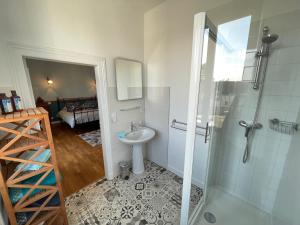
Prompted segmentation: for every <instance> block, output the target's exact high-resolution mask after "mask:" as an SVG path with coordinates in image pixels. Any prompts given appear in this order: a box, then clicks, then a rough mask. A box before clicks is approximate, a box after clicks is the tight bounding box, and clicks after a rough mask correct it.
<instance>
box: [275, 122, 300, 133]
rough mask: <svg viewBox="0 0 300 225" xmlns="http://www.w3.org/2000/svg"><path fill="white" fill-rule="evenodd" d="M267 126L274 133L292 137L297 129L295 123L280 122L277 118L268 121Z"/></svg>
mask: <svg viewBox="0 0 300 225" xmlns="http://www.w3.org/2000/svg"><path fill="white" fill-rule="evenodd" d="M269 126H270V128H271V129H272V130H274V131H277V132H280V133H283V134H289V135H293V134H294V133H295V132H297V131H298V129H299V127H298V124H297V123H294V122H287V121H282V120H279V119H277V118H274V119H270V120H269Z"/></svg>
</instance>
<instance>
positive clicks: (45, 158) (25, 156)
mask: <svg viewBox="0 0 300 225" xmlns="http://www.w3.org/2000/svg"><path fill="white" fill-rule="evenodd" d="M34 153H36V151H27V152H25V153H23V154H22V155H21V156H20V158H22V159H29V158H30V157H31V156H32V155H33V154H34ZM50 156H51V151H50V149H45V150H44V151H43V152H42V153H41V154H39V155H38V156H36V157H35V158H33V159H32V160H33V161H37V162H47V161H48V160H49V158H50ZM23 165H24V163H20V164H19V165H18V166H17V167H16V168H15V171H17V170H18V169H20V168H21V167H22V166H23ZM42 167H43V166H41V165H37V164H27V166H25V167H24V169H23V170H22V171H30V170H39V169H40V168H42Z"/></svg>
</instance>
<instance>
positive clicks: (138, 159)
mask: <svg viewBox="0 0 300 225" xmlns="http://www.w3.org/2000/svg"><path fill="white" fill-rule="evenodd" d="M154 136H155V131H154V130H153V129H151V128H149V127H139V128H138V129H137V130H135V131H131V132H128V133H126V134H125V135H124V137H118V138H119V140H120V141H121V142H123V143H125V144H127V145H131V146H132V172H133V173H134V174H142V173H144V171H145V167H144V157H143V145H144V143H146V142H148V141H150V140H151V139H152V138H154Z"/></svg>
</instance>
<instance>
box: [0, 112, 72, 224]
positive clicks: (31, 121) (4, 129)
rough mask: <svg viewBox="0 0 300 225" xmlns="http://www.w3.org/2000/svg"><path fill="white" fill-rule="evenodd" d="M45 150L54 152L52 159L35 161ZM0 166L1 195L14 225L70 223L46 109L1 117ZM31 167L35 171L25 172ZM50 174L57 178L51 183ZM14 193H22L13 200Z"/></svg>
mask: <svg viewBox="0 0 300 225" xmlns="http://www.w3.org/2000/svg"><path fill="white" fill-rule="evenodd" d="M46 150H47V151H48V152H49V150H50V152H51V156H50V158H49V160H48V161H46V162H43V161H41V160H36V157H38V156H40V154H42V153H43V152H44V151H46ZM44 153H45V152H44ZM26 154H27V156H28V157H25V155H26ZM0 163H1V173H0V192H1V195H2V198H3V202H4V206H5V209H6V212H7V214H8V218H9V221H10V224H11V225H39V224H45V225H49V224H55V225H67V224H68V221H67V216H66V211H65V206H64V197H63V194H62V189H61V184H60V178H61V176H60V174H59V171H58V166H57V160H56V155H55V149H54V144H53V139H52V133H51V127H50V122H49V117H48V112H47V111H46V110H45V109H43V108H32V109H25V110H22V111H21V112H15V113H12V114H7V115H0ZM28 166H36V167H35V168H36V169H35V170H31V169H26V168H28ZM50 173H51V174H52V176H53V177H54V178H55V179H54V182H53V183H51V184H48V183H47V182H46V178H47V177H48V176H50ZM29 181H30V182H31V181H32V182H31V183H30V182H29ZM12 190H13V191H16V192H17V193H22V195H21V196H20V197H19V198H18V200H17V201H13V200H12V199H11V198H12V197H11V196H10V193H11V192H12ZM54 199H56V201H54ZM53 201H54V202H55V203H53Z"/></svg>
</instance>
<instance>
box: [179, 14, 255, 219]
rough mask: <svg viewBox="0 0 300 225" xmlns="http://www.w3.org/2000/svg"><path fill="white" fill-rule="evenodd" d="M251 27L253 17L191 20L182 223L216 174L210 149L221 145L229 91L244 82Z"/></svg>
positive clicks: (196, 210) (203, 199)
mask: <svg viewBox="0 0 300 225" xmlns="http://www.w3.org/2000/svg"><path fill="white" fill-rule="evenodd" d="M250 23H251V16H246V17H242V18H239V19H236V20H233V21H229V22H227V23H224V24H220V25H218V26H215V25H214V24H213V23H212V22H211V21H210V20H209V19H208V17H207V15H206V13H199V14H197V15H196V16H195V18H194V35H193V53H192V66H191V81H190V97H189V109H188V110H189V111H188V127H187V139H186V149H185V167H184V185H183V199H182V212H181V224H187V223H188V221H189V223H190V224H193V223H194V222H195V221H196V220H197V215H198V214H199V213H200V212H201V210H202V208H203V207H204V206H205V205H206V204H207V200H208V196H209V195H208V193H209V192H211V190H210V189H211V188H210V184H211V183H213V181H212V180H211V179H214V176H213V173H215V168H213V167H212V165H214V164H213V163H211V159H214V158H215V152H214V149H215V148H216V145H220V143H221V141H222V133H220V130H221V129H222V127H223V126H224V121H225V119H226V116H227V113H228V112H229V108H230V107H231V106H232V104H233V103H234V99H235V96H234V93H233V92H232V90H235V89H234V87H235V84H236V83H237V82H240V81H242V80H243V79H245V78H244V76H245V72H244V70H245V65H244V64H245V60H246V53H247V46H248V36H249V30H250ZM247 85H249V83H248V84H247ZM253 116H254V113H249V117H253ZM203 128H206V129H205V130H203ZM241 132H243V131H241ZM242 140H244V139H243V138H242ZM210 167H211V168H210ZM197 188H198V189H197ZM199 188H200V191H202V192H203V196H202V197H201V199H200V200H199V201H196V203H197V204H196V205H194V204H193V203H194V202H195V201H194V200H195V196H197V195H194V192H195V190H196V192H197V190H199ZM206 216H207V218H208V219H209V220H211V222H214V220H215V218H214V216H213V214H210V213H209V212H208V213H207V214H206Z"/></svg>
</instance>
